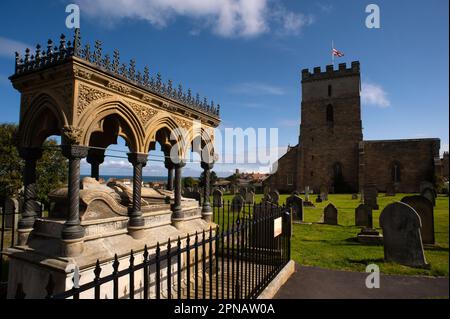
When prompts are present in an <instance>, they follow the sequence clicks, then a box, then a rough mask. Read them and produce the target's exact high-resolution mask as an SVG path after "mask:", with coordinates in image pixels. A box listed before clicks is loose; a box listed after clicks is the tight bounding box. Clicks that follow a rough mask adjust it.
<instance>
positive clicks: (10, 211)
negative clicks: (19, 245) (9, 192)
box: [5, 197, 22, 229]
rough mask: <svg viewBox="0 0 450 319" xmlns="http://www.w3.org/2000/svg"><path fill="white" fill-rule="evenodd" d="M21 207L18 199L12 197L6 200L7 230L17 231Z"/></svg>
mask: <svg viewBox="0 0 450 319" xmlns="http://www.w3.org/2000/svg"><path fill="white" fill-rule="evenodd" d="M21 206H22V205H21V203H20V202H19V200H17V198H14V197H11V198H8V199H6V200H5V228H14V229H17V223H18V221H19V218H20V209H21Z"/></svg>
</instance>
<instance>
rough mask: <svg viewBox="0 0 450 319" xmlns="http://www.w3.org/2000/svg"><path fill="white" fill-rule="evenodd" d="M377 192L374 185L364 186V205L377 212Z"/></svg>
mask: <svg viewBox="0 0 450 319" xmlns="http://www.w3.org/2000/svg"><path fill="white" fill-rule="evenodd" d="M377 197H378V190H377V187H376V185H375V184H367V185H365V186H364V204H366V205H369V206H370V207H372V209H374V210H377V209H379V207H378V202H377Z"/></svg>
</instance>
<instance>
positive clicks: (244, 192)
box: [239, 187, 247, 198]
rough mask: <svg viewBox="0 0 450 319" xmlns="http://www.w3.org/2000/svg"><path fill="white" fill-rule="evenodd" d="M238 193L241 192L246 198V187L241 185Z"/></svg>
mask: <svg viewBox="0 0 450 319" xmlns="http://www.w3.org/2000/svg"><path fill="white" fill-rule="evenodd" d="M239 194H241V196H242V198H246V197H247V188H246V187H241V188H240V189H239Z"/></svg>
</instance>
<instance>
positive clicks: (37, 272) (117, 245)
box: [7, 203, 216, 298]
mask: <svg viewBox="0 0 450 319" xmlns="http://www.w3.org/2000/svg"><path fill="white" fill-rule="evenodd" d="M182 207H183V214H182V218H180V219H178V220H176V221H175V222H174V221H173V220H172V218H171V216H172V211H171V210H170V209H169V206H168V205H167V207H166V206H162V207H161V209H159V210H153V211H151V212H143V218H144V221H145V224H144V227H143V228H142V229H140V230H139V231H140V234H139V236H132V235H131V234H130V233H129V229H128V217H127V216H116V217H112V218H103V219H98V220H88V221H82V222H81V225H82V226H83V227H84V229H85V237H84V238H83V240H82V241H81V245H82V247H79V246H77V247H69V248H70V249H75V248H76V249H75V250H77V251H78V252H79V253H78V254H75V255H76V256H75V257H66V254H67V251H66V250H67V249H68V246H67V242H64V241H63V240H62V239H61V231H62V229H63V226H64V223H65V220H63V219H55V218H51V219H50V218H39V219H37V220H36V222H35V227H34V230H33V231H32V232H31V233H30V236H29V238H28V241H27V243H26V245H22V246H15V247H13V248H10V249H8V250H7V255H8V257H9V275H8V292H7V297H8V298H14V296H15V294H16V289H17V287H18V284H22V287H23V291H24V293H25V297H26V298H44V297H45V296H46V290H45V287H46V286H47V284H48V281H49V277H50V275H51V276H52V279H53V282H54V284H55V290H54V291H55V294H57V293H60V292H63V291H67V290H70V289H72V287H73V282H72V279H73V276H74V270H75V269H76V268H77V269H78V272H79V274H80V282H79V284H80V285H82V284H85V283H88V282H91V281H92V280H93V279H94V277H95V275H94V267H95V264H96V262H97V260H99V262H100V266H101V268H102V273H101V276H102V277H103V276H106V275H109V274H111V273H112V271H113V267H112V264H113V261H114V256H115V255H116V254H117V256H118V260H119V263H120V266H119V271H120V270H123V269H126V268H128V267H129V259H130V252H131V251H133V254H134V257H135V264H138V263H140V262H142V261H143V251H144V247H145V246H147V248H148V252H149V254H150V257H151V256H152V255H154V254H155V252H156V244H157V243H158V242H159V244H160V247H161V250H162V251H164V250H165V247H166V245H167V242H168V239H171V240H172V246H174V245H176V240H177V239H178V237H179V238H180V239H181V243H182V247H184V246H185V242H186V238H187V235H188V234H189V235H190V236H191V244H192V241H193V238H194V236H195V233H196V232H197V233H199V234H201V233H202V232H203V231H205V233H206V237H209V230H210V227H212V228H213V230H215V227H216V225H215V224H212V223H208V222H206V221H204V220H203V219H202V215H201V208H200V207H199V206H198V203H197V205H196V207H194V206H193V205H192V203H183V205H182ZM133 235H135V234H133ZM214 235H215V232H214V231H213V236H214ZM78 244H79V242H78V243H77V245H78ZM185 262H186V261H185V260H184V259H182V263H185ZM172 265H173V267H175V268H174V269H176V267H177V260H175V259H174V260H173V261H172ZM134 276H135V287H142V283H143V274H142V273H141V272H136V273H135V275H134ZM150 276H152V274H150ZM154 276H155V274H153V277H154ZM162 276H164V274H162ZM173 276H174V278H172V280H173V281H172V282H176V280H177V278H176V272H174V274H173ZM150 279H151V280H153V282H154V278H153V279H152V278H150ZM128 285H129V277H126V278H125V279H123V280H122V279H121V280H120V281H119V286H120V287H119V292H120V294H121V295H120V297H121V298H122V297H123V298H128V297H129V296H127V291H128V294H129V287H128ZM152 289H153V290H152ZM163 290H164V287H163V286H162V287H161V291H163ZM101 292H102V293H101V298H112V293H113V286H112V282H111V283H106V284H105V285H102V287H101ZM154 293H155V291H154V287H153V288H152V287H150V296H152V294H154ZM141 295H142V289H136V293H135V298H141ZM93 297H94V290H93V289H91V290H88V291H86V292H84V293H82V294H81V296H80V298H93Z"/></svg>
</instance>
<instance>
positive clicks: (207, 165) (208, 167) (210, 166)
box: [200, 162, 214, 170]
mask: <svg viewBox="0 0 450 319" xmlns="http://www.w3.org/2000/svg"><path fill="white" fill-rule="evenodd" d="M200 165H201V167H202V168H203V169H205V170H211V169H213V167H214V162H212V163H207V162H201V164H200Z"/></svg>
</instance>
